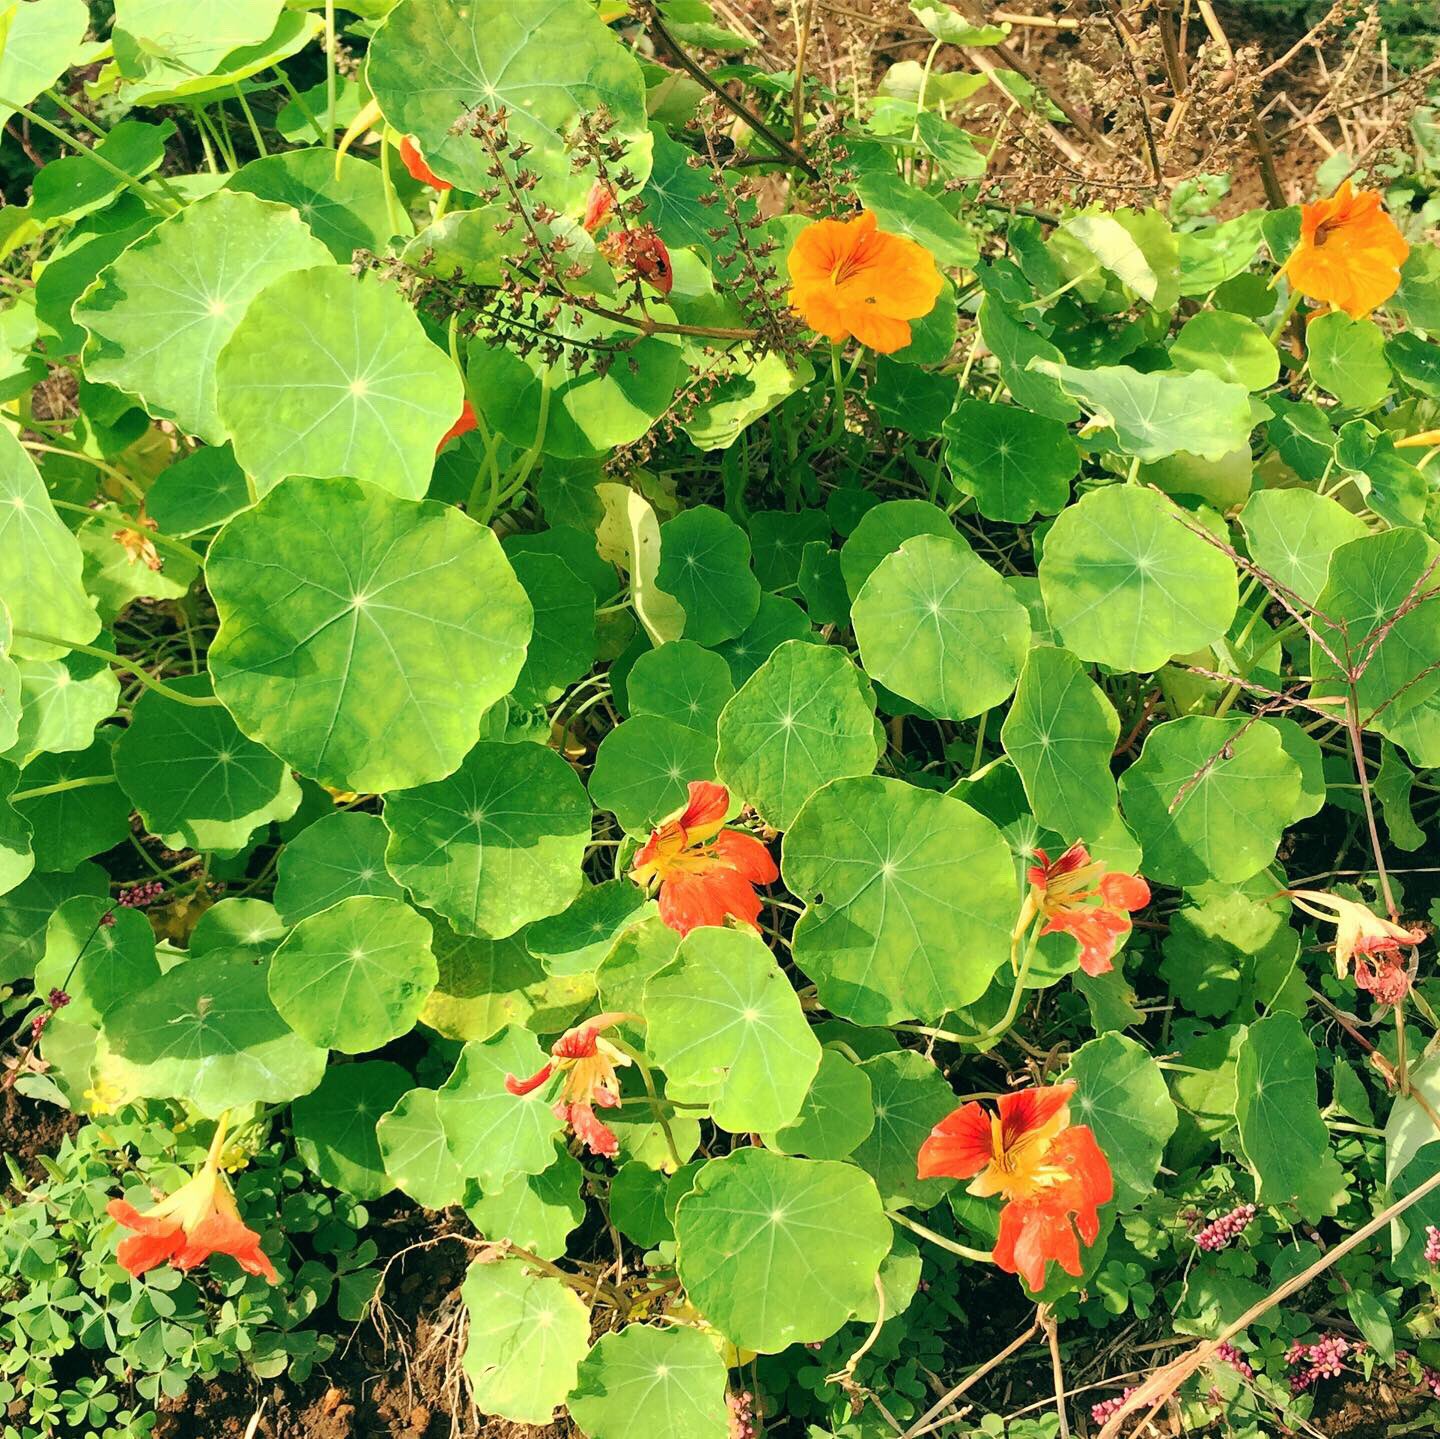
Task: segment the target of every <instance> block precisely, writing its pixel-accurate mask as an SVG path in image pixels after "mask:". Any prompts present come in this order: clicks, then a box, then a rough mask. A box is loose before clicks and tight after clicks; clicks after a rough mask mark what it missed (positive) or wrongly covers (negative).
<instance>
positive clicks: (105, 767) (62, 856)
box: [0, 725, 130, 882]
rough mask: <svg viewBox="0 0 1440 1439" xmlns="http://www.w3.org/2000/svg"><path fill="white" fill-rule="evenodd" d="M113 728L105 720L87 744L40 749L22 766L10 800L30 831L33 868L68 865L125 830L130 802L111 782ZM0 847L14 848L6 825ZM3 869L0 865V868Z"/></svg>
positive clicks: (109, 843) (72, 865)
mask: <svg viewBox="0 0 1440 1439" xmlns="http://www.w3.org/2000/svg"><path fill="white" fill-rule="evenodd" d="M119 733H120V732H119V730H117V729H116V728H114V727H113V726H109V725H107V726H106V727H105V728H103V729H100V730H97V731H96V733H95V742H94V743H93V744H92V745H91V746H90V748H89V749H86V750H82V751H80V752H79V753H71V754H42V755H40V756H38V757H37V758H36V759H33V760H32V761H31V762H30V763H29V764H28V765H26V766H25V772H24V774H23V775H22V776H21V777H20V784H19V787H18V789H16V791H15V793H16V796H17V798H16V799H15V801H14V804H15V812H16V814H17V815H18V816H19V817H20V819H21V820H22V822H23V823H24V824H26V825H28V826H29V827H30V829H31V830H32V831H33V834H32V836H31V843H32V845H33V846H34V850H35V867H36V869H40V870H47V869H74V868H75V866H76V865H77V864H79V863H80V862H81V861H82V860H86V859H89V858H90V857H91V856H92V855H97V854H102V853H104V851H105V850H107V849H109V848H110V847H111V846H112V845H116V844H120V843H121V842H122V841H123V840H124V839H125V836H126V835H127V834H129V832H130V801H129V800H128V799H127V798H126V797H125V792H124V791H123V790H122V789H121V788H120V786H119V785H118V784H117V783H116V782H115V755H114V741H115V740H116V739H117V738H118V736H119ZM77 781H78V783H77ZM0 848H3V849H5V850H8V851H10V852H12V853H13V851H14V848H15V839H14V837H12V835H11V832H10V830H9V827H8V826H7V827H6V842H5V843H4V844H3V845H0ZM5 868H6V867H5V866H3V865H0V872H4V871H5ZM26 873H29V868H28V866H26ZM21 877H22V878H23V876H21ZM12 882H13V881H12Z"/></svg>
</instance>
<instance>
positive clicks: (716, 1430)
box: [566, 1324, 731, 1439]
mask: <svg viewBox="0 0 1440 1439" xmlns="http://www.w3.org/2000/svg"><path fill="white" fill-rule="evenodd" d="M726 1377H727V1376H726V1371H725V1361H724V1360H723V1359H721V1357H720V1355H719V1353H718V1352H717V1351H716V1348H715V1346H714V1344H712V1343H711V1342H710V1340H709V1339H708V1338H707V1337H706V1336H705V1335H704V1334H702V1333H701V1332H700V1331H699V1330H698V1329H681V1328H674V1327H666V1328H663V1329H661V1328H655V1327H653V1326H650V1325H645V1324H629V1325H626V1327H625V1328H624V1329H621V1330H616V1331H612V1332H611V1333H609V1334H602V1335H601V1336H600V1338H599V1340H598V1341H597V1342H596V1345H595V1347H594V1348H593V1349H592V1350H591V1351H590V1352H589V1354H587V1355H586V1356H585V1358H584V1359H583V1360H582V1361H581V1363H580V1370H579V1375H578V1377H577V1380H576V1384H575V1388H574V1389H573V1390H572V1391H571V1393H570V1397H569V1399H568V1400H567V1401H566V1402H567V1405H568V1407H569V1410H570V1414H571V1416H572V1417H573V1419H574V1420H575V1422H576V1424H578V1425H579V1426H580V1428H581V1429H582V1430H583V1431H584V1432H585V1433H586V1434H588V1435H589V1436H590V1439H632V1436H634V1435H636V1434H654V1435H657V1436H658V1435H661V1434H663V1435H664V1436H665V1439H726V1436H727V1435H728V1434H729V1433H731V1425H730V1418H729V1413H730V1411H729V1409H728V1408H727V1407H726V1404H725V1384H726Z"/></svg>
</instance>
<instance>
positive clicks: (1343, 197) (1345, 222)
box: [1280, 180, 1410, 320]
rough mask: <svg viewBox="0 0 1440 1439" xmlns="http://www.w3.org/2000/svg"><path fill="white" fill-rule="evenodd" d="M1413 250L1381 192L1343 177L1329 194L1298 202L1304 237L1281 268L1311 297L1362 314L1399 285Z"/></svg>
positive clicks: (1354, 314)
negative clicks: (1354, 186) (1383, 203)
mask: <svg viewBox="0 0 1440 1439" xmlns="http://www.w3.org/2000/svg"><path fill="white" fill-rule="evenodd" d="M1409 253H1410V246H1409V245H1407V244H1406V243H1405V237H1404V236H1403V235H1402V234H1401V233H1400V231H1399V230H1398V229H1396V227H1395V222H1394V221H1393V220H1392V219H1391V218H1390V216H1389V215H1387V214H1386V213H1385V210H1384V208H1383V207H1382V206H1381V204H1380V196H1379V195H1377V194H1376V193H1375V192H1374V191H1373V190H1352V189H1351V188H1350V181H1349V180H1342V181H1341V182H1340V188H1339V189H1338V190H1336V192H1335V193H1334V194H1333V195H1332V196H1330V198H1329V199H1328V200H1319V201H1317V202H1316V203H1315V204H1313V205H1302V206H1301V207H1300V243H1299V244H1298V245H1296V247H1295V248H1294V250H1293V251H1291V254H1290V258H1289V259H1288V260H1286V261H1285V264H1284V265H1283V266H1282V267H1281V270H1280V273H1281V274H1282V275H1284V276H1285V277H1286V279H1288V280H1289V281H1290V284H1291V285H1292V286H1293V287H1294V288H1295V289H1296V290H1298V291H1299V292H1300V293H1301V294H1302V295H1304V296H1306V297H1307V298H1308V299H1311V300H1318V301H1320V303H1322V304H1326V305H1333V306H1334V307H1335V309H1337V310H1344V311H1345V313H1346V314H1347V315H1349V316H1350V317H1351V319H1354V320H1363V319H1364V318H1365V316H1366V315H1368V314H1369V313H1370V311H1371V310H1373V309H1374V308H1375V307H1376V306H1377V305H1383V304H1384V303H1385V301H1386V300H1388V299H1389V298H1390V296H1391V295H1393V294H1394V293H1395V291H1396V290H1398V289H1399V288H1400V266H1401V265H1403V264H1404V263H1405V257H1406V256H1407V255H1409Z"/></svg>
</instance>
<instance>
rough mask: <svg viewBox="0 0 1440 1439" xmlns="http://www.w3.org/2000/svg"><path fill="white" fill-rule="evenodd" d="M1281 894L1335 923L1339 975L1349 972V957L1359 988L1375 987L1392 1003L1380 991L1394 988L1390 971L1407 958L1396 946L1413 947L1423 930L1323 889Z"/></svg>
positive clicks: (1305, 910)
mask: <svg viewBox="0 0 1440 1439" xmlns="http://www.w3.org/2000/svg"><path fill="white" fill-rule="evenodd" d="M1285 894H1286V895H1287V896H1288V897H1289V899H1291V900H1292V901H1293V902H1294V904H1295V907H1296V908H1297V909H1300V910H1303V911H1304V912H1305V913H1306V914H1308V915H1312V916H1313V917H1314V918H1316V919H1323V920H1325V921H1327V922H1328V923H1330V924H1333V925H1334V926H1335V969H1336V971H1337V973H1338V974H1339V975H1340V978H1341V979H1344V978H1345V976H1346V975H1347V974H1349V973H1350V961H1351V960H1352V959H1353V960H1354V961H1355V980H1356V983H1358V984H1359V985H1360V987H1361V988H1362V989H1369V990H1372V991H1375V992H1376V994H1377V997H1379V998H1381V1000H1382V1003H1393V1000H1389V999H1385V998H1383V995H1384V993H1387V992H1389V993H1393V992H1394V989H1395V983H1396V977H1395V973H1394V971H1395V970H1396V969H1397V968H1401V969H1403V968H1404V967H1405V966H1406V965H1407V963H1408V961H1409V959H1410V958H1411V956H1409V955H1402V954H1401V953H1400V946H1401V945H1405V946H1406V947H1407V948H1409V949H1412V950H1413V949H1414V948H1415V946H1416V945H1419V944H1423V943H1424V942H1425V938H1426V934H1425V931H1424V930H1423V929H1419V928H1416V929H1406V928H1405V926H1404V925H1400V924H1392V923H1391V922H1390V921H1389V920H1388V919H1382V918H1381V917H1380V916H1379V915H1378V914H1376V913H1375V912H1374V911H1373V910H1371V909H1367V908H1366V907H1365V906H1364V905H1363V904H1359V903H1357V902H1356V901H1355V900H1353V899H1341V897H1340V896H1339V895H1338V894H1328V893H1326V891H1325V890H1323V889H1287V890H1286V891H1285ZM1372 964H1373V965H1376V966H1378V967H1379V969H1380V971H1381V973H1380V974H1379V975H1377V974H1376V972H1375V971H1374V970H1372V968H1371V965H1372ZM1406 988H1407V989H1408V985H1407V986H1406Z"/></svg>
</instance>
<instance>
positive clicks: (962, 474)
mask: <svg viewBox="0 0 1440 1439" xmlns="http://www.w3.org/2000/svg"><path fill="white" fill-rule="evenodd" d="M944 433H945V463H946V466H947V467H948V468H949V470H950V477H951V479H953V480H954V481H955V484H956V487H957V488H958V489H960V490H962V491H964V492H965V493H966V494H971V495H974V496H975V503H976V506H977V508H978V509H979V511H980V513H981V514H982V515H984V516H985V518H986V519H989V520H1004V521H1006V522H1007V523H1009V524H1013V525H1023V524H1025V523H1026V521H1028V520H1031V519H1033V518H1034V517H1035V513H1036V511H1037V510H1038V511H1039V512H1040V513H1041V514H1043V515H1057V514H1059V513H1060V511H1061V510H1063V509H1064V508H1065V504H1066V502H1067V501H1068V500H1069V498H1070V481H1071V480H1073V479H1074V478H1075V476H1076V475H1077V474H1078V473H1079V470H1080V449H1079V446H1078V445H1076V443H1075V441H1074V440H1072V439H1071V438H1070V431H1069V429H1068V428H1067V427H1066V426H1065V424H1064V423H1063V422H1062V421H1060V420H1055V419H1051V418H1050V417H1049V416H1047V415H1039V414H1036V413H1035V412H1034V411H1032V410H1022V409H1020V408H1018V407H1017V406H1015V405H992V404H988V403H987V402H985V401H984V400H961V402H960V403H959V404H958V405H956V407H955V408H954V410H952V411H951V413H950V415H949V416H948V418H947V419H946V420H945V424H944Z"/></svg>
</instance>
